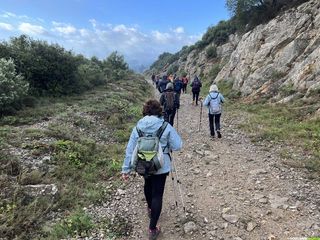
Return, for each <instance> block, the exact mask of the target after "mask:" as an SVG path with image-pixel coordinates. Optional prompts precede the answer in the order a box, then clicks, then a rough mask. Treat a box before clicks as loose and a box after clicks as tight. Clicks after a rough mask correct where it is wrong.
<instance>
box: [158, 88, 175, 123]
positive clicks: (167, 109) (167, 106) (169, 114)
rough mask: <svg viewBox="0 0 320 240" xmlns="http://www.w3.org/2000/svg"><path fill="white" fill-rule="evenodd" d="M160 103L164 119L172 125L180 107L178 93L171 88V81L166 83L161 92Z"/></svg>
mask: <svg viewBox="0 0 320 240" xmlns="http://www.w3.org/2000/svg"><path fill="white" fill-rule="evenodd" d="M160 104H161V106H163V112H164V120H165V121H167V122H169V123H170V124H171V126H173V122H174V116H175V115H176V111H177V109H179V107H180V101H179V96H178V94H177V93H175V92H174V90H173V84H172V83H171V82H169V83H168V84H167V87H166V90H165V92H163V93H162V94H161V97H160Z"/></svg>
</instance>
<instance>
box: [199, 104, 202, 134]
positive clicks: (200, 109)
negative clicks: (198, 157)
mask: <svg viewBox="0 0 320 240" xmlns="http://www.w3.org/2000/svg"><path fill="white" fill-rule="evenodd" d="M201 120H202V100H200V122H199V132H200V129H201Z"/></svg>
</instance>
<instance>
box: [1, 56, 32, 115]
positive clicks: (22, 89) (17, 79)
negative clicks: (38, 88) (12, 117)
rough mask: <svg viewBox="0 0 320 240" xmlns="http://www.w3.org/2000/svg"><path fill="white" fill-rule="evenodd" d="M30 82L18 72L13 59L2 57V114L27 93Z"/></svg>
mask: <svg viewBox="0 0 320 240" xmlns="http://www.w3.org/2000/svg"><path fill="white" fill-rule="evenodd" d="M28 87H29V84H28V83H27V82H26V81H25V80H24V78H23V77H22V76H21V75H20V74H17V73H16V70H15V64H14V62H13V60H12V59H9V60H6V59H4V58H1V59H0V109H1V110H0V114H1V112H4V111H5V110H7V109H8V108H9V107H12V106H14V105H15V104H17V103H18V102H19V101H20V100H21V99H22V98H23V97H24V96H25V95H27V92H28Z"/></svg>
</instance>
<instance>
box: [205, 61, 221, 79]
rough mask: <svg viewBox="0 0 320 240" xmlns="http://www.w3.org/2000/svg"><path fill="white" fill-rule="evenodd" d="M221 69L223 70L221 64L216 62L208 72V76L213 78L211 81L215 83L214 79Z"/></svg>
mask: <svg viewBox="0 0 320 240" xmlns="http://www.w3.org/2000/svg"><path fill="white" fill-rule="evenodd" d="M220 70H221V68H220V66H219V64H214V65H213V66H212V67H211V69H210V71H209V73H208V77H209V78H210V79H211V83H213V81H214V79H215V78H216V77H217V75H218V73H219V72H220Z"/></svg>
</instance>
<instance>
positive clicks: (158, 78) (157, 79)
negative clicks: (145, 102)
mask: <svg viewBox="0 0 320 240" xmlns="http://www.w3.org/2000/svg"><path fill="white" fill-rule="evenodd" d="M159 81H160V77H159V75H157V76H156V86H158V84H159Z"/></svg>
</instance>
